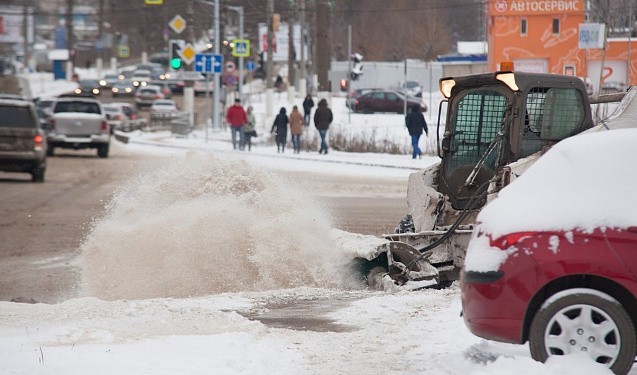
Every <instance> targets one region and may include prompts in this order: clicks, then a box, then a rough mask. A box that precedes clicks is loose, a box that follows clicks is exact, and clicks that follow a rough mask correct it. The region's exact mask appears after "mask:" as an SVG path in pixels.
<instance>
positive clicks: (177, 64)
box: [168, 40, 182, 70]
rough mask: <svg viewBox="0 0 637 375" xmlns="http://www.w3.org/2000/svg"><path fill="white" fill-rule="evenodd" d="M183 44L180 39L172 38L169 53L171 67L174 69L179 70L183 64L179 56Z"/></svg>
mask: <svg viewBox="0 0 637 375" xmlns="http://www.w3.org/2000/svg"><path fill="white" fill-rule="evenodd" d="M180 49H181V46H180V44H179V41H177V40H171V41H170V51H168V55H169V56H170V68H171V69H172V70H179V69H181V66H182V61H181V57H179V51H180Z"/></svg>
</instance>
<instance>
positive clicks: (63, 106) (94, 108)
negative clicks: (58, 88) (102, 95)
mask: <svg viewBox="0 0 637 375" xmlns="http://www.w3.org/2000/svg"><path fill="white" fill-rule="evenodd" d="M53 112H55V113H62V112H82V113H96V114H100V113H101V112H100V106H99V104H97V103H91V102H58V103H57V104H56V105H55V110H54V111H53Z"/></svg>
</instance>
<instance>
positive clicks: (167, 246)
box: [80, 152, 360, 299]
mask: <svg viewBox="0 0 637 375" xmlns="http://www.w3.org/2000/svg"><path fill="white" fill-rule="evenodd" d="M331 228H332V220H331V216H330V214H329V212H327V211H326V209H325V208H323V207H322V206H321V205H320V204H319V203H318V202H317V201H315V200H314V198H313V197H312V195H310V194H308V192H307V191H306V190H304V189H303V187H300V186H295V187H294V188H292V187H290V185H288V184H286V183H285V181H284V180H283V179H282V178H281V177H279V176H277V175H275V174H271V173H266V172H262V171H258V170H255V169H253V168H252V167H250V166H249V165H248V164H247V163H245V162H243V161H235V162H227V161H223V160H220V159H219V158H217V157H215V156H213V155H201V154H197V153H194V152H191V153H188V154H187V155H185V157H174V158H173V159H172V160H171V161H170V162H169V163H167V165H165V166H163V167H161V168H160V169H158V170H151V171H147V172H146V173H142V174H140V175H139V176H136V177H134V178H133V179H132V180H131V181H129V182H128V183H127V184H125V185H124V186H122V187H121V188H120V189H119V190H118V191H117V192H115V194H114V197H113V200H112V202H111V203H110V204H109V205H108V207H107V213H106V214H105V216H104V217H103V218H101V219H99V220H97V221H96V222H95V223H94V225H93V228H92V231H91V233H90V234H89V235H88V237H87V239H86V240H85V241H84V243H83V244H82V247H81V251H82V256H81V258H80V265H81V268H82V291H83V294H85V295H88V296H95V297H99V298H103V299H146V298H154V297H190V296H200V295H207V294H213V293H223V292H237V291H261V290H271V289H278V288H287V287H295V286H310V287H312V286H316V287H347V288H351V287H360V285H359V281H358V280H357V279H356V278H355V276H354V274H353V272H351V271H350V266H349V264H348V259H347V255H346V253H345V252H344V251H342V249H340V248H338V247H334V246H332V244H331V241H330V229H331ZM350 259H351V258H350Z"/></svg>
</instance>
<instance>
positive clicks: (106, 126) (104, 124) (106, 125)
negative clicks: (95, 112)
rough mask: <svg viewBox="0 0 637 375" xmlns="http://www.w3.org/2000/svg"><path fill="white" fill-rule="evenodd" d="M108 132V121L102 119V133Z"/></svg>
mask: <svg viewBox="0 0 637 375" xmlns="http://www.w3.org/2000/svg"><path fill="white" fill-rule="evenodd" d="M108 132H110V128H109V126H108V122H106V121H102V133H108Z"/></svg>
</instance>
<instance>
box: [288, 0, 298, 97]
mask: <svg viewBox="0 0 637 375" xmlns="http://www.w3.org/2000/svg"><path fill="white" fill-rule="evenodd" d="M289 12H290V21H289V22H288V83H289V85H290V86H296V74H295V73H296V71H295V69H294V63H295V62H296V61H295V60H296V53H295V52H296V51H294V25H295V23H296V4H290V7H289Z"/></svg>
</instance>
